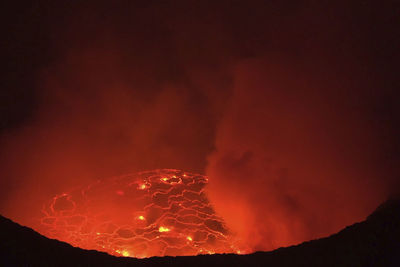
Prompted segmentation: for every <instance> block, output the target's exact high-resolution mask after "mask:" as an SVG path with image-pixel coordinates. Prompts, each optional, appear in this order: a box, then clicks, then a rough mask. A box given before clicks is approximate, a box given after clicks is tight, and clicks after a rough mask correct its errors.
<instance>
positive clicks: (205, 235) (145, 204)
mask: <svg viewBox="0 0 400 267" xmlns="http://www.w3.org/2000/svg"><path fill="white" fill-rule="evenodd" d="M206 184H207V178H206V177H204V176H202V175H198V174H190V173H185V174H183V172H181V171H179V170H170V169H164V170H155V171H149V172H142V173H138V174H132V175H125V176H121V177H113V178H111V179H108V180H104V181H98V182H97V183H95V184H92V185H90V186H88V187H85V189H81V190H76V191H73V192H69V193H64V194H61V195H59V196H56V197H54V198H53V199H52V200H51V201H50V202H49V203H48V204H46V205H45V206H44V207H43V210H42V211H43V214H44V216H43V217H42V219H41V224H40V225H39V226H38V227H36V229H37V230H38V231H39V232H41V233H42V234H44V235H46V236H48V237H50V238H55V239H58V240H61V241H65V242H68V243H70V244H71V245H73V246H77V247H81V248H84V249H95V250H99V251H104V252H107V253H109V254H112V255H116V256H124V257H137V258H143V257H151V256H179V255H197V254H203V253H208V254H214V253H236V251H238V250H239V249H243V248H242V247H241V246H239V245H238V244H239V241H238V240H237V238H236V236H235V235H234V234H233V233H232V232H231V231H230V230H229V229H228V228H227V226H226V225H225V223H224V221H223V220H222V218H220V217H219V216H218V215H217V214H216V213H215V211H214V209H213V208H212V206H211V205H210V203H209V202H208V199H207V196H206V194H205V192H204V187H205V185H206ZM143 186H144V187H145V188H146V189H147V190H142V189H143ZM116 192H117V194H116ZM118 192H124V193H123V194H119V193H118ZM132 214H134V217H133V218H134V219H133V220H132V217H131V216H132Z"/></svg>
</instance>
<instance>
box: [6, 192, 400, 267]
mask: <svg viewBox="0 0 400 267" xmlns="http://www.w3.org/2000/svg"><path fill="white" fill-rule="evenodd" d="M0 229H1V231H0V265H1V266H82V265H83V266H88V265H90V266H99V265H102V266H110V265H114V266H115V265H117V266H144V265H145V266H167V265H169V266H207V265H208V266H211V265H212V266H400V200H388V201H387V202H385V203H384V204H382V205H381V206H380V207H379V208H378V209H377V210H376V211H375V212H374V213H373V214H371V215H370V216H369V217H368V218H367V220H365V221H363V222H360V223H356V224H354V225H351V226H348V227H346V228H345V229H343V230H342V231H340V232H339V233H337V234H334V235H332V236H330V237H327V238H322V239H318V240H313V241H309V242H305V243H303V244H300V245H297V246H292V247H288V248H280V249H277V250H275V251H272V252H256V253H254V254H251V255H232V254H229V255H228V254H226V255H202V256H193V257H162V258H149V259H143V260H139V259H132V258H117V257H114V256H110V255H108V254H105V253H101V252H97V251H87V250H82V249H79V248H74V247H72V246H70V245H68V244H66V243H63V242H59V241H56V240H50V239H48V238H46V237H43V236H41V235H40V234H38V233H36V232H35V231H33V230H31V229H29V228H27V227H23V226H20V225H18V224H16V223H14V222H12V221H10V220H8V219H6V218H4V217H1V216H0Z"/></svg>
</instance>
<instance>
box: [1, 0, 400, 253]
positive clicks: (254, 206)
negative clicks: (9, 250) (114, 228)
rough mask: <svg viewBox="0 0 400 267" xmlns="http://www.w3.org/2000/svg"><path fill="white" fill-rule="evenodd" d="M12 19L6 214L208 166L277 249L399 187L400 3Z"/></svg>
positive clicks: (32, 11) (9, 10)
mask: <svg viewBox="0 0 400 267" xmlns="http://www.w3.org/2000/svg"><path fill="white" fill-rule="evenodd" d="M1 10H2V13H3V14H2V16H1V28H2V30H1V46H0V53H1V61H2V63H1V70H0V71H1V77H2V78H1V97H0V108H1V113H0V131H1V139H0V158H1V162H0V168H1V171H2V175H1V181H0V188H1V189H0V194H1V196H2V197H0V212H1V213H3V214H5V215H7V216H10V217H13V218H15V219H17V220H19V221H22V222H24V221H26V220H25V218H26V217H27V216H28V215H27V214H28V212H27V210H31V211H32V212H34V211H33V210H35V209H36V208H37V206H40V204H41V202H42V201H43V200H45V199H48V198H49V196H52V195H54V194H57V193H60V192H62V191H63V190H68V188H71V187H73V186H78V185H81V184H83V183H87V182H90V181H93V180H94V179H101V178H104V177H108V176H111V175H118V174H122V173H126V172H133V171H139V170H148V169H154V168H179V169H185V170H188V171H193V172H199V173H206V174H208V175H209V176H210V197H211V199H212V201H214V203H215V205H216V209H217V211H219V212H220V213H221V214H222V215H223V216H224V217H225V218H226V220H227V222H228V224H230V226H231V227H232V228H234V229H235V230H236V231H238V232H239V233H240V234H242V236H243V238H249V239H251V240H252V244H251V246H253V247H254V248H260V249H269V248H272V247H276V246H279V245H285V244H290V243H295V242H298V241H302V240H306V239H309V238H314V237H316V236H321V235H323V234H327V233H331V232H332V231H334V230H337V229H339V228H340V227H342V226H344V225H346V224H349V223H351V222H354V221H355V220H358V219H360V218H362V217H363V216H365V215H366V214H367V213H368V212H369V211H370V210H371V209H372V208H374V207H375V206H376V205H377V203H379V202H380V201H381V200H382V199H383V198H384V197H385V196H387V195H388V189H387V188H390V187H393V183H395V182H396V181H397V178H398V172H399V169H398V165H399V156H400V151H399V149H400V144H399V140H398V136H399V130H400V127H399V125H400V123H399V118H400V109H399V105H398V98H399V93H398V88H399V78H398V70H397V69H398V68H397V64H398V62H399V53H398V47H399V30H398V29H399V26H400V25H399V11H400V9H399V2H398V1H379V2H378V1H302V2H297V3H282V1H190V0H189V1H188V0H186V1H108V2H103V1H85V2H84V3H83V2H82V1H77V2H76V3H71V1H68V2H65V3H61V2H59V1H34V3H22V2H15V1H13V2H12V1H8V2H5V3H2V7H1ZM343 206H346V208H342V207H343ZM232 209H237V212H236V213H235V214H232V212H226V211H228V210H229V211H231V210H232ZM264 209H267V210H268V212H267V213H266V212H265V210H264ZM327 210H329V211H330V212H329V214H328V215H327ZM266 214H267V215H266ZM243 218H246V220H244V219H243ZM245 225H246V227H244V226H245ZM282 225H283V226H282ZM247 226H249V227H247ZM264 226H265V227H264ZM249 228H250V229H251V230H249ZM262 228H268V229H269V230H268V229H267V230H262ZM279 229H280V230H279ZM282 229H283V230H282ZM297 233H299V234H297ZM254 235H256V236H258V237H259V238H254ZM250 237H253V238H250Z"/></svg>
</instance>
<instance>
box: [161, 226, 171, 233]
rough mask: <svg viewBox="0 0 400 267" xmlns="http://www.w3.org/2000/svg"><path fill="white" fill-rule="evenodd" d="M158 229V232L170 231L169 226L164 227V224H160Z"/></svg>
mask: <svg viewBox="0 0 400 267" xmlns="http://www.w3.org/2000/svg"><path fill="white" fill-rule="evenodd" d="M158 231H159V232H160V233H163V232H169V231H171V230H170V229H169V228H167V227H164V226H160V227H159V228H158Z"/></svg>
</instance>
